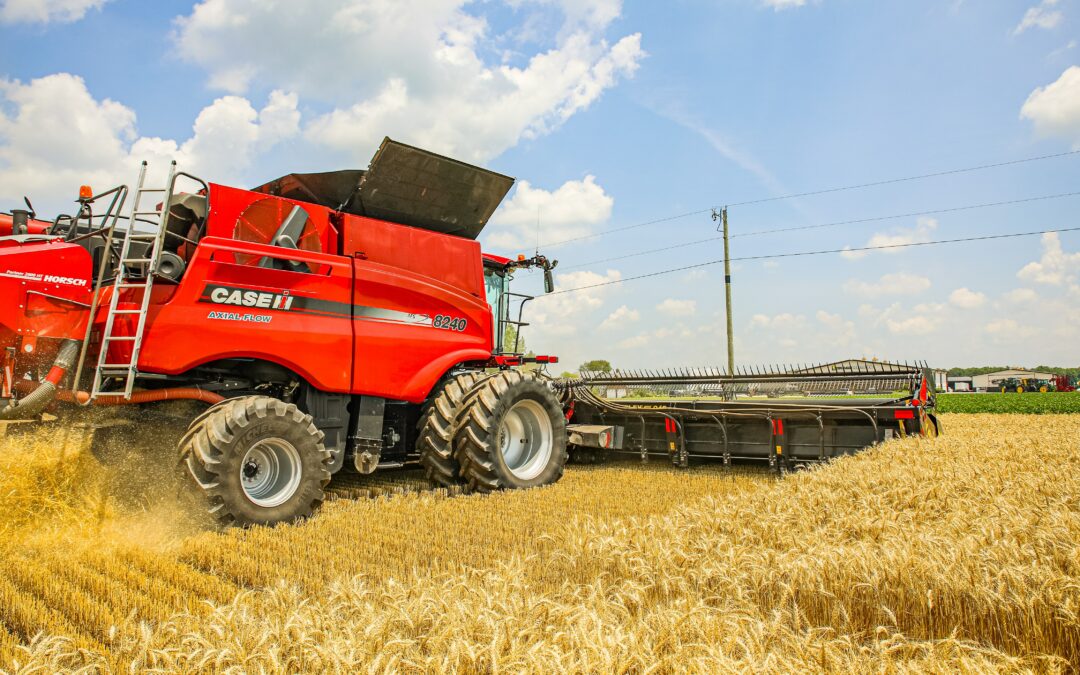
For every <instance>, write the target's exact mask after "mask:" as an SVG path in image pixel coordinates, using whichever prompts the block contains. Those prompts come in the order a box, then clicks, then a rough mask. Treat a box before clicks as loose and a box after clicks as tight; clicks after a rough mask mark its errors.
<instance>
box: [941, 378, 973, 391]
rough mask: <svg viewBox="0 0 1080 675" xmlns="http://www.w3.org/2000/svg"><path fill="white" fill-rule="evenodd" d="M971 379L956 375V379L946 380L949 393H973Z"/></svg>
mask: <svg viewBox="0 0 1080 675" xmlns="http://www.w3.org/2000/svg"><path fill="white" fill-rule="evenodd" d="M971 380H972V378H970V377H965V376H963V375H958V376H956V377H950V378H948V380H947V382H948V384H949V391H975V385H974V384H972V381H971Z"/></svg>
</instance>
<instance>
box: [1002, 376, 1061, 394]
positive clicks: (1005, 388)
mask: <svg viewBox="0 0 1080 675" xmlns="http://www.w3.org/2000/svg"><path fill="white" fill-rule="evenodd" d="M998 388H999V389H1000V390H1001V393H1002V394H1006V393H1009V392H1016V393H1017V394H1023V393H1029V394H1030V393H1034V392H1041V393H1044V394H1045V393H1046V392H1048V391H1055V384H1054V382H1052V381H1050V380H1039V379H1036V378H1034V377H1021V378H1016V377H1008V378H1005V379H1004V380H1001V381H999V382H998Z"/></svg>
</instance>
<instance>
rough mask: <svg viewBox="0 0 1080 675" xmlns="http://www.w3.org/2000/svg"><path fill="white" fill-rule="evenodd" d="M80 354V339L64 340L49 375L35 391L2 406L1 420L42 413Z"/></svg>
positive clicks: (26, 417) (27, 417)
mask: <svg viewBox="0 0 1080 675" xmlns="http://www.w3.org/2000/svg"><path fill="white" fill-rule="evenodd" d="M78 355H79V342H78V340H64V344H63V345H61V347H60V351H59V353H58V354H57V355H56V360H55V361H53V367H52V370H51V371H50V372H49V377H48V378H46V379H45V381H44V382H42V383H41V385H40V386H38V388H37V389H35V390H34V391H32V392H30V393H29V394H27V395H26V396H24V397H22V398H21V399H19V400H18V401H12V402H11V403H10V404H9V405H8V406H7V407H6V408H0V420H27V419H33V418H34V417H37V416H38V415H39V414H41V411H43V410H45V407H46V406H47V405H49V404H50V403H52V401H53V399H54V398H56V391H57V389H56V387H57V385H58V384H59V383H60V380H62V379H63V377H64V375H65V374H66V373H67V371H68V370H71V366H72V364H74V362H75V358H76V357H77V356H78Z"/></svg>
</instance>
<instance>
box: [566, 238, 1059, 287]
mask: <svg viewBox="0 0 1080 675" xmlns="http://www.w3.org/2000/svg"><path fill="white" fill-rule="evenodd" d="M1077 231H1080V227H1063V228H1058V229H1054V230H1035V231H1033V232H1011V233H1008V234H986V235H983V236H980V237H961V238H959V239H939V240H937V241H914V242H909V243H907V244H884V245H881V246H860V247H858V248H830V249H824V250H820V251H796V252H792V253H770V254H764V255H748V256H742V257H739V258H732V259H731V260H732V261H733V262H734V261H742V260H767V259H771V258H795V257H800V256H811V255H825V254H827V253H859V252H862V251H880V250H883V249H896V248H910V247H913V246H936V245H938V244H959V243H963V242H969V241H987V240H989V239H1011V238H1015V237H1032V236H1035V235H1037V234H1049V233H1051V232H1077ZM723 262H724V259H723V258H720V259H719V260H709V261H707V262H703V263H697V264H694V265H683V266H682V267H673V268H671V269H666V270H660V271H659V272H650V273H648V274H639V275H637V276H633V277H626V278H625V279H615V280H612V281H602V282H600V283H598V284H589V285H587V286H577V287H575V288H565V289H563V290H559V291H554V292H552V293H549V294H548V295H559V294H560V293H574V292H577V291H584V290H587V289H590V288H599V287H600V286H611V285H612V284H621V283H624V282H626V281H635V280H637V279H648V278H651V277H659V276H662V275H665V274H674V273H675V272H685V271H687V270H693V269H698V268H701V267H708V266H710V265H719V264H721V263H723Z"/></svg>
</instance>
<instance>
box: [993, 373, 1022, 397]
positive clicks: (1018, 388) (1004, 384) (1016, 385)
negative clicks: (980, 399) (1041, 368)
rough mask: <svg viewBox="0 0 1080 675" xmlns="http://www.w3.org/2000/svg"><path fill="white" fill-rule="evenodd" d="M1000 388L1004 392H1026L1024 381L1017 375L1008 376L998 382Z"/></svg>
mask: <svg viewBox="0 0 1080 675" xmlns="http://www.w3.org/2000/svg"><path fill="white" fill-rule="evenodd" d="M998 389H999V390H1000V391H1001V393H1002V394H1008V393H1010V392H1015V393H1017V394H1023V393H1024V383H1023V382H1021V381H1020V380H1019V379H1017V378H1015V377H1007V378H1005V379H1004V380H1000V381H999V382H998Z"/></svg>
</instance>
